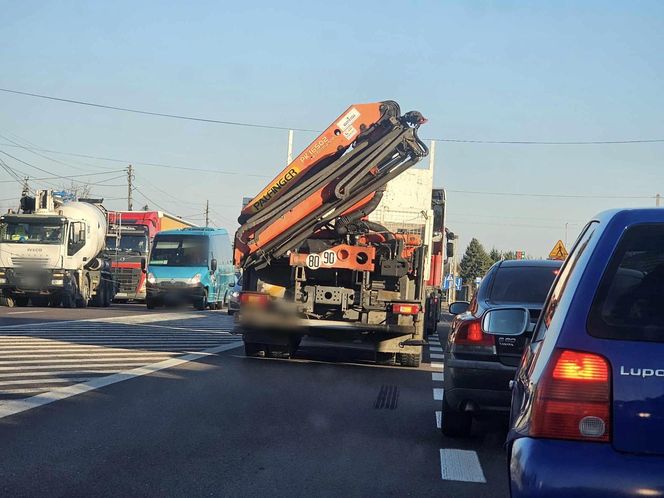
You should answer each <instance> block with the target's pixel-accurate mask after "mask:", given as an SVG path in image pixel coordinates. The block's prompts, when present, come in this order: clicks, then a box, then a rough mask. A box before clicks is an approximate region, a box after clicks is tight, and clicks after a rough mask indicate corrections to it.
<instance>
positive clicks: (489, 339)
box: [454, 318, 496, 347]
mask: <svg viewBox="0 0 664 498" xmlns="http://www.w3.org/2000/svg"><path fill="white" fill-rule="evenodd" d="M454 344H457V345H463V346H484V347H494V346H495V345H496V341H495V339H494V337H493V336H492V335H489V334H485V333H484V332H482V321H481V320H480V319H479V318H478V319H473V320H467V321H464V322H462V323H461V324H460V325H459V328H458V329H457V332H456V335H455V336H454Z"/></svg>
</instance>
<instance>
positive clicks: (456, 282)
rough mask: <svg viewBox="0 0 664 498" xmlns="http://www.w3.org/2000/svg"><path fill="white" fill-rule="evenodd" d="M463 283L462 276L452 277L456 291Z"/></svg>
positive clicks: (459, 289)
mask: <svg viewBox="0 0 664 498" xmlns="http://www.w3.org/2000/svg"><path fill="white" fill-rule="evenodd" d="M462 285H463V278H461V277H456V278H455V279H454V288H455V289H456V290H458V291H461V286H462Z"/></svg>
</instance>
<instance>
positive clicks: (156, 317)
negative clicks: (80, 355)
mask: <svg viewBox="0 0 664 498" xmlns="http://www.w3.org/2000/svg"><path fill="white" fill-rule="evenodd" d="M204 316H206V315H205V314H204V313H146V314H144V315H133V316H110V317H106V318H85V319H83V320H62V321H59V322H36V323H21V324H18V325H0V329H7V328H15V327H18V328H25V327H38V326H40V325H46V326H49V327H50V326H53V325H56V324H57V325H65V324H72V323H90V322H98V323H121V324H127V325H134V324H138V323H149V322H162V321H163V322H165V321H174V320H187V319H189V318H202V317H204Z"/></svg>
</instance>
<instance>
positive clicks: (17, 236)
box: [0, 222, 64, 244]
mask: <svg viewBox="0 0 664 498" xmlns="http://www.w3.org/2000/svg"><path fill="white" fill-rule="evenodd" d="M63 233H64V230H63V225H59V224H58V225H56V224H52V223H49V224H44V223H38V222H37V223H27V222H20V223H19V222H10V223H3V224H2V226H1V227H0V240H2V242H5V243H17V244H60V243H61V242H62V235H63Z"/></svg>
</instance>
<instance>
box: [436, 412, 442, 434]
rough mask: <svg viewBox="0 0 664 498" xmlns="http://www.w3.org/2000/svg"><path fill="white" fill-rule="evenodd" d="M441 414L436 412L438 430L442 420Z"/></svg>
mask: <svg viewBox="0 0 664 498" xmlns="http://www.w3.org/2000/svg"><path fill="white" fill-rule="evenodd" d="M442 415H443V412H441V411H440V410H436V429H440V423H441V421H442V420H443V417H442Z"/></svg>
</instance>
